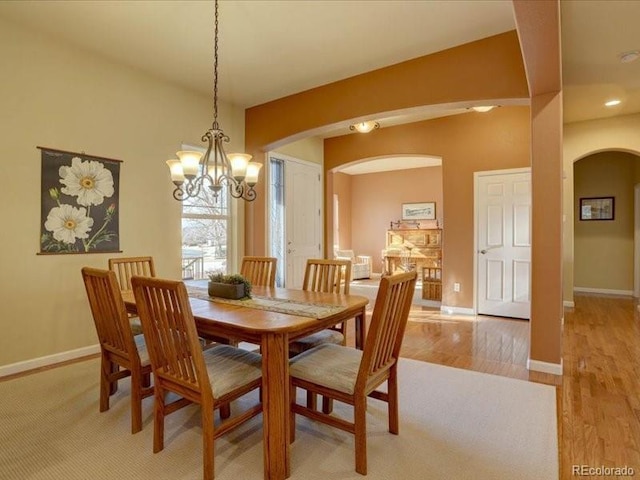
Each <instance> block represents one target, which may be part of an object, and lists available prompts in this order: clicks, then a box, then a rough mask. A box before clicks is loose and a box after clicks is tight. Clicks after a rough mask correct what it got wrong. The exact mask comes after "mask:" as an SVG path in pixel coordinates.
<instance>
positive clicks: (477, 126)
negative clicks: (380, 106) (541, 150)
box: [324, 107, 531, 308]
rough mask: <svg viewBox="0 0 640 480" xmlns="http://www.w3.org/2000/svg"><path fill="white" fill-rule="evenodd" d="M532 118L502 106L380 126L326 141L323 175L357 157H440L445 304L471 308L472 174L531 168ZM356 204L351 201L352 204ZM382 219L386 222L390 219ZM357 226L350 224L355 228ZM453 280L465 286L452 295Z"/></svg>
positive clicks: (380, 191) (524, 111) (524, 110)
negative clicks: (395, 155)
mask: <svg viewBox="0 0 640 480" xmlns="http://www.w3.org/2000/svg"><path fill="white" fill-rule="evenodd" d="M529 119H530V112H529V107H502V108H498V109H494V110H492V111H491V112H488V113H475V112H474V113H466V114H462V115H456V116H451V117H444V118H439V119H435V120H428V121H424V122H416V123H412V124H408V125H401V126H397V127H390V128H382V129H379V130H375V131H373V132H371V133H369V134H367V135H355V134H352V135H345V136H341V137H335V138H329V139H326V140H325V143H324V154H325V171H327V170H330V169H332V168H335V167H337V166H339V165H344V164H347V163H350V162H352V161H354V160H357V159H361V158H369V157H379V156H385V155H393V154H398V153H399V152H402V153H406V154H424V155H434V156H439V157H441V158H442V192H443V199H442V209H441V210H440V213H439V214H438V217H439V218H442V221H443V228H444V232H443V264H442V266H443V269H442V275H443V287H442V290H443V295H442V304H443V305H448V306H453V307H461V308H471V307H472V306H473V244H474V242H473V221H474V219H473V205H474V192H473V173H474V172H477V171H483V170H496V169H507V168H520V167H528V166H530V157H529V148H530V142H531V135H530V132H531V126H530V120H529ZM393 188H396V187H389V189H387V190H385V189H384V188H382V187H379V188H378V192H377V193H378V195H379V196H380V198H385V197H386V195H387V194H388V192H390V191H392V189H393ZM332 195H333V192H332V191H327V196H332ZM425 200H427V199H425ZM393 201H394V202H395V201H396V200H395V199H394V200H393ZM420 201H421V200H420ZM356 203H357V201H356V200H355V199H354V198H352V205H355V204H356ZM441 214H442V216H440V215H441ZM327 215H328V217H327V223H326V226H327V229H328V230H329V229H330V227H331V225H332V218H329V213H328V214H327ZM385 215H388V214H385ZM357 216H358V211H357V210H356V208H353V210H352V217H353V219H355V218H357ZM395 216H396V217H397V216H399V214H398V213H396V215H395ZM384 220H385V221H386V222H388V221H390V220H392V219H389V218H385V219H384ZM393 220H397V218H393ZM367 221H371V222H373V220H367ZM354 223H355V221H354V220H352V225H353V224H354ZM353 235H354V234H353V232H352V236H353ZM454 281H455V282H459V283H460V284H461V285H462V288H461V291H460V292H453V282H454Z"/></svg>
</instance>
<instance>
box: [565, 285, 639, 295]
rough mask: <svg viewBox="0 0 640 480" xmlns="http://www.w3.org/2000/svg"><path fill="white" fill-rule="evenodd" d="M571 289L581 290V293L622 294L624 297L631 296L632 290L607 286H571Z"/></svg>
mask: <svg viewBox="0 0 640 480" xmlns="http://www.w3.org/2000/svg"><path fill="white" fill-rule="evenodd" d="M573 291H574V292H582V293H602V294H604V295H624V296H626V297H632V296H633V290H613V289H609V288H587V287H573Z"/></svg>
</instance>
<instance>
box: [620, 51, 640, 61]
mask: <svg viewBox="0 0 640 480" xmlns="http://www.w3.org/2000/svg"><path fill="white" fill-rule="evenodd" d="M638 58H640V50H632V51H630V52H624V53H621V54H620V62H622V63H631V62H634V61H636V60H637V59H638Z"/></svg>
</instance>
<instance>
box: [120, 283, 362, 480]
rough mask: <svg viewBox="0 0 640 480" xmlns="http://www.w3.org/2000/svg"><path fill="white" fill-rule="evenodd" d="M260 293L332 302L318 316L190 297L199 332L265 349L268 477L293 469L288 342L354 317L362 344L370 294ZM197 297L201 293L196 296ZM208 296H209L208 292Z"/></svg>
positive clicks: (256, 292) (276, 479) (130, 306)
mask: <svg viewBox="0 0 640 480" xmlns="http://www.w3.org/2000/svg"><path fill="white" fill-rule="evenodd" d="M252 295H253V296H254V297H256V298H273V299H278V300H283V301H287V302H293V303H300V304H312V305H321V306H332V307H340V308H333V309H332V310H331V312H330V314H328V315H325V316H322V317H321V318H315V317H313V316H305V315H304V314H292V313H283V312H281V311H280V312H278V311H269V310H264V309H258V308H251V307H248V306H245V305H241V304H234V303H220V302H217V301H212V300H209V299H206V298H203V295H192V294H191V293H190V296H189V300H190V303H191V309H192V311H193V316H194V318H195V321H196V327H197V329H198V332H199V333H200V334H201V335H203V336H204V337H217V338H225V339H229V340H230V341H236V342H250V343H254V344H256V345H260V347H261V353H262V407H263V412H262V415H263V438H264V478H265V480H284V479H285V478H287V477H288V476H289V473H290V454H289V388H288V382H289V342H290V341H292V340H296V339H297V338H300V337H304V336H306V335H309V334H311V333H314V332H318V331H320V330H324V329H326V328H328V327H332V326H334V325H337V324H339V323H342V322H344V321H347V320H350V319H352V318H353V319H355V331H356V337H355V345H356V348H360V349H361V348H363V346H364V341H365V337H366V331H365V317H366V306H367V304H368V302H369V300H368V299H367V298H366V297H362V296H358V295H344V294H333V293H320V292H308V291H304V290H294V289H283V288H269V287H259V286H254V287H253V288H252ZM196 297H198V298H196ZM205 297H206V296H205ZM123 298H124V301H125V305H126V306H127V310H128V311H130V312H131V313H135V312H136V304H135V300H134V297H133V293H132V292H123Z"/></svg>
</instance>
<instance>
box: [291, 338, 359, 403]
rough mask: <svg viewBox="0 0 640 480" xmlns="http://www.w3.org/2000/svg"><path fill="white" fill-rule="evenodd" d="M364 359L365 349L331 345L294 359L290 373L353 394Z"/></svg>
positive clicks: (321, 346)
mask: <svg viewBox="0 0 640 480" xmlns="http://www.w3.org/2000/svg"><path fill="white" fill-rule="evenodd" d="M361 359H362V350H356V349H355V348H350V347H344V346H340V345H333V344H328V343H327V344H323V345H320V346H318V347H315V348H312V349H311V350H308V351H306V352H304V353H301V354H300V355H298V356H296V357H293V358H292V359H291V360H290V363H289V365H290V367H289V374H290V375H291V376H292V377H294V378H300V379H302V380H307V381H309V382H313V383H316V384H318V385H322V386H324V387H328V388H333V389H334V390H338V391H340V392H344V393H348V394H353V392H354V389H355V385H356V378H357V376H358V369H359V368H360V361H361Z"/></svg>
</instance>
